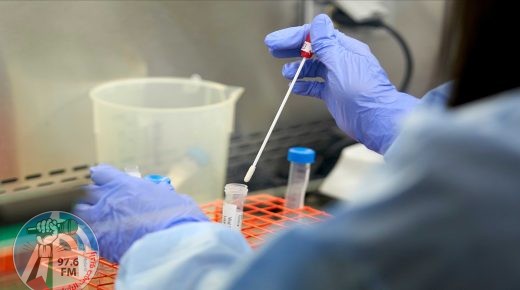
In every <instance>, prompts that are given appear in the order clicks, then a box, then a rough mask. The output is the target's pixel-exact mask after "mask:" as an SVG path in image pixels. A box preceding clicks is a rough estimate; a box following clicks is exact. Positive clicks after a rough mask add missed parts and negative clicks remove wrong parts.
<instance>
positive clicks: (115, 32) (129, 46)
mask: <svg viewBox="0 0 520 290" xmlns="http://www.w3.org/2000/svg"><path fill="white" fill-rule="evenodd" d="M344 2H350V3H347V4H346V5H342V4H341V3H340V4H338V3H337V2H336V1H310V0H309V1H289V0H286V1H219V0H216V1H2V2H0V180H1V183H2V185H3V186H4V187H6V186H10V185H12V184H23V183H24V182H26V181H28V180H34V179H38V180H40V181H39V183H40V184H41V183H42V182H45V180H46V179H49V178H51V177H53V176H58V175H60V176H67V175H70V174H72V173H78V174H81V176H85V177H86V176H87V175H88V170H87V169H88V166H89V165H92V164H94V163H96V148H95V140H94V133H93V112H92V104H91V100H90V98H89V96H88V92H89V90H90V89H91V88H92V87H94V86H96V85H98V84H100V83H103V82H107V81H110V80H114V79H121V78H130V77H147V76H173V77H190V76H191V75H193V74H198V75H200V76H201V77H202V78H203V79H205V80H211V81H215V82H219V83H223V84H226V85H232V86H240V87H243V88H245V93H244V95H243V96H242V98H241V99H240V100H239V102H238V104H237V108H236V118H235V130H234V133H233V135H232V138H231V144H230V152H229V159H228V166H227V181H235V182H236V181H239V180H241V179H242V178H243V175H244V174H245V172H246V170H247V167H249V165H250V164H251V162H252V160H253V158H254V155H255V154H256V151H257V150H258V148H259V145H260V143H261V141H262V139H263V137H264V135H265V132H266V131H267V129H268V127H269V125H270V122H271V120H272V118H273V116H274V114H275V112H276V110H277V108H278V106H279V104H280V101H281V98H282V97H283V94H284V93H285V91H286V89H287V85H288V81H287V80H285V79H284V78H283V77H282V76H281V73H280V71H281V67H282V65H283V64H284V63H285V62H286V60H281V59H275V58H273V57H272V56H270V55H269V53H268V51H267V49H266V48H265V46H264V44H263V39H264V37H265V35H266V34H268V33H270V32H272V31H274V30H277V29H281V28H285V27H289V26H297V25H301V24H303V23H308V22H310V21H311V19H312V17H313V16H314V15H316V14H319V13H328V14H329V15H333V14H334V13H336V14H335V15H336V18H335V20H336V22H337V23H336V25H337V26H338V28H339V29H340V30H342V31H343V32H345V33H347V34H348V35H351V36H353V37H356V38H358V39H359V40H361V41H363V42H365V43H367V44H368V45H369V46H370V48H371V49H372V51H373V53H374V54H375V55H376V56H377V57H378V59H379V60H380V62H381V64H382V65H383V67H384V68H385V69H386V71H387V73H388V74H389V77H390V79H391V80H392V81H393V82H394V83H395V84H396V86H399V85H400V84H401V83H402V81H403V78H404V77H405V75H406V73H407V69H406V67H407V62H406V59H405V56H404V55H405V54H404V53H403V48H402V46H400V45H399V42H398V41H397V40H396V38H395V37H393V36H392V35H391V34H389V33H388V31H387V30H385V29H379V28H373V27H372V28H371V27H352V26H351V25H350V26H349V25H348V23H344V22H342V21H341V19H343V18H341V13H340V12H341V11H344V10H349V9H350V11H345V12H349V13H351V14H352V16H356V15H361V16H363V14H364V13H365V12H366V13H369V14H370V13H372V12H375V14H377V15H378V17H381V18H382V19H384V21H385V23H387V24H388V25H389V26H391V27H393V28H394V29H395V31H397V32H398V33H399V34H400V35H401V36H402V38H403V39H404V40H405V41H406V45H407V46H408V47H409V49H410V51H411V55H412V60H413V63H414V70H413V72H412V73H411V76H410V77H411V78H410V83H409V86H408V89H407V90H408V92H409V93H410V94H413V95H414V96H417V97H421V96H422V95H423V94H424V93H425V92H426V91H428V90H429V89H431V88H432V83H431V76H432V72H433V70H434V66H435V63H434V60H435V57H436V56H437V46H438V42H439V36H440V30H441V24H442V16H443V12H444V1H412V0H410V1H403V0H399V1H344ZM368 2H371V3H368ZM349 4H353V5H354V6H348V5H349ZM363 4H368V5H369V6H368V8H367V7H365V8H363ZM371 5H372V6H371ZM373 5H375V6H373ZM359 6H361V8H359ZM338 9H339V10H341V11H340V12H338ZM342 9H343V10H342ZM338 13H339V14H338ZM338 15H339V16H338ZM179 125H181V124H179ZM177 138H181V136H177ZM182 138H189V137H187V136H182ZM352 143H354V141H353V140H351V139H349V138H348V137H346V136H345V135H344V134H343V133H341V132H340V131H339V130H338V129H337V128H336V126H335V124H334V122H333V120H331V118H330V116H329V113H328V112H327V110H326V108H325V106H324V105H323V104H322V103H321V101H319V100H314V99H311V98H306V97H298V96H294V97H292V98H291V99H290V100H289V102H288V104H287V106H286V108H285V111H284V113H283V115H282V118H281V120H280V122H279V123H278V126H277V130H276V132H275V133H274V135H273V137H272V138H271V141H270V143H269V145H268V147H267V150H266V152H265V153H264V155H263V158H262V159H261V162H260V163H259V166H258V168H261V170H257V173H256V175H255V178H254V179H253V181H252V183H251V184H250V187H251V189H252V190H259V189H262V188H271V187H275V186H279V185H281V184H283V183H284V182H286V181H287V168H288V162H287V161H286V159H285V158H286V153H287V148H288V147H290V146H296V145H303V146H308V147H311V148H314V149H315V150H316V151H317V153H318V161H317V163H316V164H315V165H313V175H312V177H313V178H321V177H323V176H325V175H326V174H327V173H328V172H329V171H330V169H331V168H332V167H333V165H334V163H335V162H336V160H337V158H338V156H339V154H340V152H341V149H342V148H343V147H345V146H346V145H349V144H352ZM66 179H67V178H62V177H60V180H66ZM22 188H23V187H22ZM1 191H2V188H1V187H0V193H1Z"/></svg>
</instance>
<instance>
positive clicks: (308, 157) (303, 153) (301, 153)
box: [287, 147, 316, 164]
mask: <svg viewBox="0 0 520 290" xmlns="http://www.w3.org/2000/svg"><path fill="white" fill-rule="evenodd" d="M287 160H289V161H290V162H295V163H303V164H306V163H311V164H312V163H314V161H315V160H316V152H314V150H312V149H311V148H307V147H291V148H289V152H288V154H287Z"/></svg>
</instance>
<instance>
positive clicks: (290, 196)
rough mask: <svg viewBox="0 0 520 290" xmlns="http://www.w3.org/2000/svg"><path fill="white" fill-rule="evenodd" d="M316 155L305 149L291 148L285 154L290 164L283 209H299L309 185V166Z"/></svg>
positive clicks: (312, 151)
mask: <svg viewBox="0 0 520 290" xmlns="http://www.w3.org/2000/svg"><path fill="white" fill-rule="evenodd" d="M315 158H316V153H315V152H314V150H312V149H310V148H305V147H292V148H290V149H289V152H288V154H287V160H289V161H290V162H291V166H290V169H289V182H288V184H287V191H286V192H285V207H287V208H301V207H303V204H304V200H305V192H306V191H307V186H308V185H309V175H310V171H311V164H312V163H314V160H315Z"/></svg>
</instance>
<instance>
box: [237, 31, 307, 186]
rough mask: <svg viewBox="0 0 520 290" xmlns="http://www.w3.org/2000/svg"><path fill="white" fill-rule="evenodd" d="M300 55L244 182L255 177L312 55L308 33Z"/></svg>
mask: <svg viewBox="0 0 520 290" xmlns="http://www.w3.org/2000/svg"><path fill="white" fill-rule="evenodd" d="M300 55H301V57H302V61H301V62H300V66H298V69H297V70H296V74H295V75H294V77H293V79H292V81H291V84H290V85H289V89H288V90H287V93H285V97H284V98H283V101H282V104H281V105H280V107H279V108H278V112H276V116H274V120H273V122H272V123H271V127H270V128H269V131H267V135H265V138H264V142H262V146H260V150H258V153H257V154H256V157H255V160H254V161H253V164H252V165H251V166H250V167H249V169H248V170H247V173H246V176H245V177H244V182H249V180H251V177H253V174H254V173H255V170H256V164H257V163H258V160H259V159H260V156H262V153H263V152H264V149H265V145H266V144H267V141H269V138H270V137H271V133H273V129H274V127H275V126H276V123H277V122H278V119H279V118H280V115H281V114H282V111H283V108H284V107H285V103H287V100H288V99H289V96H290V95H291V92H292V89H293V87H294V84H295V83H296V80H298V76H299V75H300V72H301V71H302V68H303V65H304V64H305V61H306V60H307V59H310V58H311V57H312V49H311V38H310V35H307V37H306V38H305V42H304V43H303V46H302V48H301V50H300Z"/></svg>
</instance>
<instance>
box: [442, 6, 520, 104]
mask: <svg viewBox="0 0 520 290" xmlns="http://www.w3.org/2000/svg"><path fill="white" fill-rule="evenodd" d="M516 6H517V5H516V1H505V0H504V1H494V0H478V1H475V0H452V1H449V0H448V1H447V10H446V20H447V21H446V23H445V27H444V31H443V39H442V45H441V50H440V59H439V66H440V68H441V69H440V71H439V72H440V74H442V75H443V77H444V78H449V79H453V80H454V81H455V82H454V88H453V92H452V96H451V98H450V101H449V104H448V105H449V106H450V107H457V106H460V105H463V104H466V103H469V102H472V101H476V100H480V99H483V98H486V97H490V96H493V95H494V94H497V93H500V92H503V91H506V90H510V89H513V88H516V87H519V86H520V73H519V72H518V71H519V70H520V67H519V65H520V64H519V54H520V45H519V43H520V41H519V39H518V36H519V29H518V27H519V22H520V11H519V10H517V9H516Z"/></svg>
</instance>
